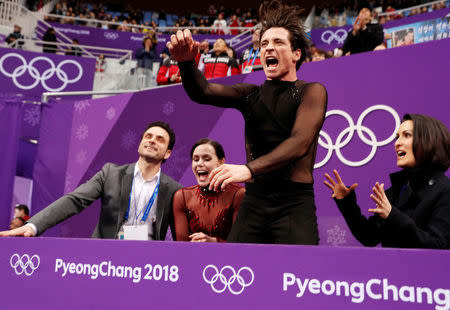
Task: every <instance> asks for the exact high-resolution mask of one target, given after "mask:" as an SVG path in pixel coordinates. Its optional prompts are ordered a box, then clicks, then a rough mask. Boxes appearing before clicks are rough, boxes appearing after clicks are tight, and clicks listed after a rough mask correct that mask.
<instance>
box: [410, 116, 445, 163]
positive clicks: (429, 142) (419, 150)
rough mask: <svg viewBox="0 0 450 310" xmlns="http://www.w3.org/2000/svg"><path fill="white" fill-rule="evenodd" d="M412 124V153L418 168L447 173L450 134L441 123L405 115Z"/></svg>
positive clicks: (423, 117) (426, 117)
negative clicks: (431, 168) (432, 168)
mask: <svg viewBox="0 0 450 310" xmlns="http://www.w3.org/2000/svg"><path fill="white" fill-rule="evenodd" d="M407 120H410V121H412V122H413V153H414V157H415V158H416V160H417V163H418V166H425V167H427V166H432V167H435V168H437V169H439V170H441V171H447V169H448V167H449V166H450V133H449V131H448V129H447V127H445V125H444V124H442V122H441V121H439V120H437V119H435V118H433V117H429V116H425V115H422V114H405V115H404V116H403V120H402V122H404V121H407Z"/></svg>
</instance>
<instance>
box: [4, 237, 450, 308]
mask: <svg viewBox="0 0 450 310" xmlns="http://www.w3.org/2000/svg"><path fill="white" fill-rule="evenodd" d="M449 259H450V251H436V250H434V251H433V250H400V249H370V248H345V247H339V248H332V247H313V246H282V245H277V246H275V245H244V244H239V245H238V244H191V243H187V242H158V241H150V242H148V241H144V242H142V241H119V240H80V239H55V238H2V239H0V274H1V275H2V277H1V278H0V290H1V292H2V294H3V296H5V298H2V300H1V306H2V309H23V308H33V309H36V310H41V309H45V310H47V309H66V310H72V309H73V310H78V309H123V308H126V309H194V308H195V309H199V310H202V309H217V310H225V309H226V310H229V309H346V310H352V309H365V310H378V309H380V308H383V309H396V310H404V309H405V310H406V309H407V310H419V309H430V310H434V309H437V310H442V309H449V308H450V283H449V278H450V269H449V268H448V261H449ZM338 292H339V293H338ZM421 292H422V293H421ZM24 293H26V297H24ZM427 296H428V297H427Z"/></svg>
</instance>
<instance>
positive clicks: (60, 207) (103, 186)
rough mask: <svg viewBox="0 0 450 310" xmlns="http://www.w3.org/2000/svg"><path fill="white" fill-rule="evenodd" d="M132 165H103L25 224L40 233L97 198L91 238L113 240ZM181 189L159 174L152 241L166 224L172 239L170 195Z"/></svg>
mask: <svg viewBox="0 0 450 310" xmlns="http://www.w3.org/2000/svg"><path fill="white" fill-rule="evenodd" d="M134 166H135V163H133V164H128V165H123V166H117V165H114V164H111V163H106V164H105V165H104V166H103V168H102V170H100V171H99V172H97V174H95V175H94V176H93V177H92V178H91V179H90V180H89V181H87V182H86V183H84V184H82V185H80V186H79V187H78V188H76V189H75V190H74V191H73V192H72V193H69V194H66V195H64V196H63V197H61V198H59V199H58V200H56V201H55V202H53V203H52V204H50V205H49V206H47V207H46V208H45V209H43V210H42V211H40V212H39V213H37V214H36V215H35V216H33V217H32V218H30V220H28V222H29V223H33V224H34V225H35V226H36V228H37V230H38V234H42V233H43V232H44V231H45V230H47V229H48V228H50V227H52V226H54V225H56V224H58V223H60V222H62V221H64V220H65V219H67V218H69V217H71V216H73V215H75V214H78V213H80V212H81V211H83V210H84V209H85V208H86V207H88V206H89V205H91V203H92V202H93V201H95V200H96V199H98V198H100V199H101V202H102V207H101V212H100V218H99V221H98V224H97V227H96V228H95V230H94V233H93V234H92V237H93V238H107V239H115V238H116V236H117V233H118V232H119V229H120V226H121V225H122V223H123V221H124V218H125V213H126V211H127V208H128V201H129V199H130V191H131V185H132V181H133V173H134ZM181 187H182V186H181V185H180V184H179V183H177V182H176V181H174V180H173V179H172V178H170V177H169V176H167V175H165V174H163V173H161V179H160V186H159V192H158V199H157V210H156V223H155V224H156V225H155V229H154V239H155V240H164V238H165V236H166V233H167V228H168V226H169V225H170V227H171V231H172V236H174V234H175V228H174V221H173V211H172V202H173V195H174V194H175V192H176V191H177V190H179V189H180V188H181ZM174 240H175V237H174Z"/></svg>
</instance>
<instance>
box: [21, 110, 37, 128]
mask: <svg viewBox="0 0 450 310" xmlns="http://www.w3.org/2000/svg"><path fill="white" fill-rule="evenodd" d="M23 120H24V121H25V122H26V123H27V124H29V125H30V126H33V127H34V126H36V125H37V124H39V121H40V120H41V107H40V106H37V105H36V106H32V107H30V108H28V109H26V110H25V115H24V117H23Z"/></svg>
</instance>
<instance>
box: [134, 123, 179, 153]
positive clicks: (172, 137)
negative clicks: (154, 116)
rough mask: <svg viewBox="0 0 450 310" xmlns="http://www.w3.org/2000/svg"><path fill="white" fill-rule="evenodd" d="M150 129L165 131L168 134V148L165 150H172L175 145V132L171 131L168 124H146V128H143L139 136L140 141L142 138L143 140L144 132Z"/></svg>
mask: <svg viewBox="0 0 450 310" xmlns="http://www.w3.org/2000/svg"><path fill="white" fill-rule="evenodd" d="M152 127H161V128H162V129H164V130H165V131H167V133H168V134H169V146H168V147H167V149H168V150H172V149H173V146H174V145H175V132H174V131H173V129H172V128H170V126H169V124H167V123H165V122H163V121H157V122H152V123H150V124H148V126H147V128H145V130H144V132H143V133H142V135H141V140H142V138H144V135H145V132H146V131H147V130H149V129H150V128H152Z"/></svg>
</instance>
